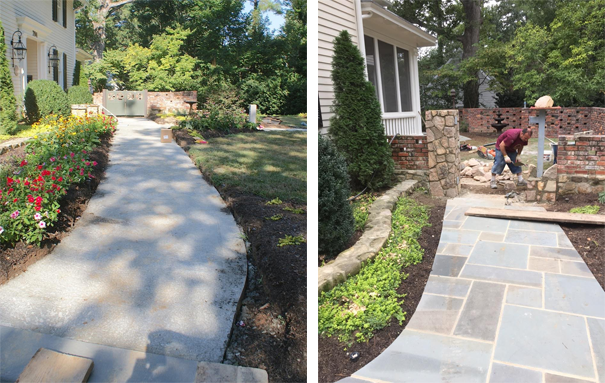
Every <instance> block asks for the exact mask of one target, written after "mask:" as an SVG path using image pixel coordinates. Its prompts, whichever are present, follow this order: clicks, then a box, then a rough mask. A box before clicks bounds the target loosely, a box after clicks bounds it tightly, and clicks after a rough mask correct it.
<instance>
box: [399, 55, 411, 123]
mask: <svg viewBox="0 0 605 383" xmlns="http://www.w3.org/2000/svg"><path fill="white" fill-rule="evenodd" d="M397 69H399V94H400V95H401V111H402V112H411V111H412V94H411V86H410V55H409V52H408V51H406V50H405V49H401V48H397Z"/></svg>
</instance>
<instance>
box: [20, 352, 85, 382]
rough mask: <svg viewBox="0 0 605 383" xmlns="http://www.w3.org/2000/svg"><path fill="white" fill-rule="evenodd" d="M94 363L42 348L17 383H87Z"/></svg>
mask: <svg viewBox="0 0 605 383" xmlns="http://www.w3.org/2000/svg"><path fill="white" fill-rule="evenodd" d="M92 367H93V362H92V360H90V359H86V358H81V357H79V356H73V355H68V354H62V353H60V352H56V351H52V350H47V349H45V348H41V349H39V350H38V351H36V353H35V354H34V356H33V357H32V359H31V360H30V361H29V363H28V364H27V366H25V369H24V370H23V372H21V375H19V378H18V379H17V382H16V383H19V382H22V383H24V382H70V383H71V382H74V383H75V382H78V383H83V382H87V381H88V378H89V377H90V374H91V373H92Z"/></svg>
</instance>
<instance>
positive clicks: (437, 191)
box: [429, 182, 444, 197]
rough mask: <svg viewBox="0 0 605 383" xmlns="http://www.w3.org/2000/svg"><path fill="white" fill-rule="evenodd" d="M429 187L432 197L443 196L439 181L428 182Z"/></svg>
mask: <svg viewBox="0 0 605 383" xmlns="http://www.w3.org/2000/svg"><path fill="white" fill-rule="evenodd" d="M429 189H430V191H431V195H432V196H433V197H443V196H444V193H443V188H442V187H441V184H440V183H439V182H430V183H429Z"/></svg>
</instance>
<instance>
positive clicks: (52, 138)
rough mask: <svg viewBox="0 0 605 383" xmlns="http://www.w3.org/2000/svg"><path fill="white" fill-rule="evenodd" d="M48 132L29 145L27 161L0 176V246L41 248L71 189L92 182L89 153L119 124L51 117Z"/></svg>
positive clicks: (99, 119) (45, 122)
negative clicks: (62, 200)
mask: <svg viewBox="0 0 605 383" xmlns="http://www.w3.org/2000/svg"><path fill="white" fill-rule="evenodd" d="M39 124H40V125H43V126H45V127H50V130H49V131H48V132H47V133H41V134H39V135H37V136H34V138H33V139H32V140H31V141H30V142H29V144H28V146H27V149H26V150H27V155H26V157H25V159H23V160H21V161H20V162H19V163H16V164H14V166H9V167H7V168H4V169H2V170H0V244H1V245H2V246H12V245H14V244H15V243H17V242H19V241H21V240H23V241H25V242H27V243H34V244H37V245H39V244H40V243H41V242H42V240H43V239H44V236H45V233H46V231H47V230H48V228H49V227H52V226H53V225H54V223H55V222H57V221H58V219H59V214H60V213H61V211H60V209H59V201H60V199H61V197H62V196H63V195H65V194H66V192H67V189H69V187H70V186H71V185H73V184H79V183H82V182H84V181H86V180H87V179H91V178H92V177H93V176H92V175H91V170H92V168H93V167H94V166H96V165H97V164H96V162H94V161H91V160H90V158H89V152H90V151H91V150H92V149H93V148H94V147H96V146H97V145H99V143H100V140H101V138H102V137H103V136H105V135H111V134H113V132H114V131H115V128H116V124H117V121H116V120H115V119H114V118H112V117H108V116H95V117H69V118H64V117H57V116H50V117H48V118H45V119H44V120H42V121H41V122H40V123H39Z"/></svg>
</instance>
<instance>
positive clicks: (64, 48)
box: [0, 0, 76, 103]
mask: <svg viewBox="0 0 605 383" xmlns="http://www.w3.org/2000/svg"><path fill="white" fill-rule="evenodd" d="M59 1H60V2H61V6H62V0H59ZM0 2H1V5H0V20H2V24H3V26H4V35H5V41H6V45H7V52H6V55H7V57H8V58H9V60H10V57H11V45H10V42H11V37H12V35H13V33H14V32H15V31H16V30H17V28H18V23H17V18H19V17H28V18H30V19H32V20H34V21H35V22H37V23H39V24H41V25H42V26H43V27H45V28H47V29H48V30H50V33H44V31H36V32H37V34H38V36H37V37H36V36H34V31H35V29H32V28H20V30H21V32H22V33H23V38H22V42H23V43H24V44H25V43H26V41H27V40H28V39H32V40H36V41H37V42H38V44H40V45H41V46H43V48H41V50H40V51H39V52H32V51H30V49H28V50H27V55H26V59H25V60H24V61H23V62H22V63H21V65H22V67H24V68H28V67H30V68H31V67H32V66H31V63H28V61H29V60H36V59H37V60H38V67H39V68H42V69H41V70H39V72H38V73H39V75H40V76H39V79H51V80H52V73H50V74H49V73H48V63H47V57H46V56H47V54H48V49H49V48H50V47H51V46H52V45H53V44H54V45H55V46H56V47H57V50H58V51H59V54H60V55H62V53H63V52H65V53H66V54H67V77H68V84H70V85H71V83H72V78H73V71H74V66H75V63H76V61H75V60H76V31H75V20H74V11H73V0H67V28H64V27H63V22H62V18H63V12H62V10H61V9H60V10H59V22H55V21H53V19H52V0H0ZM37 53H39V54H37ZM10 69H11V73H12V77H13V84H14V86H15V96H16V97H17V102H18V103H21V102H22V100H23V91H24V86H25V80H26V79H25V76H26V73H27V71H26V70H25V71H24V72H25V73H24V74H23V75H22V76H21V75H18V76H17V75H15V72H14V70H13V68H12V66H11V68H10ZM34 78H35V77H34Z"/></svg>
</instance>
